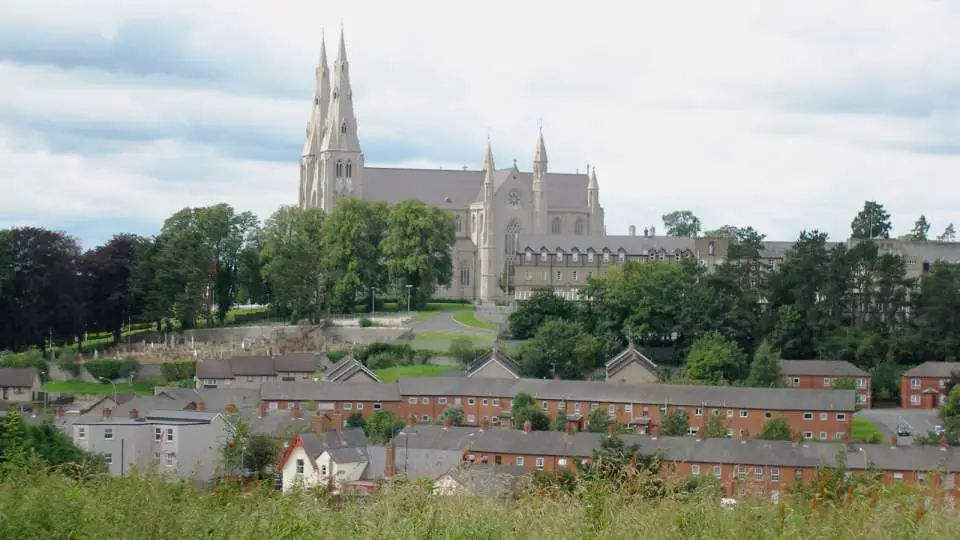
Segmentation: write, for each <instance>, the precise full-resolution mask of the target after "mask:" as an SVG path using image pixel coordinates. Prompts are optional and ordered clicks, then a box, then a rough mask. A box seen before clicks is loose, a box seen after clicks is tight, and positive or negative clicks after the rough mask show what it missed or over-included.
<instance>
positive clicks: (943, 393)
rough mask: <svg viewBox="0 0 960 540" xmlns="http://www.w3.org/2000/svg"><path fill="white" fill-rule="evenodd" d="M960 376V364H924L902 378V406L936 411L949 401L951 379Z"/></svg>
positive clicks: (907, 372) (912, 369) (910, 370)
mask: <svg viewBox="0 0 960 540" xmlns="http://www.w3.org/2000/svg"><path fill="white" fill-rule="evenodd" d="M954 375H960V362H924V363H922V364H920V365H919V366H916V367H914V368H911V369H909V370H907V371H906V372H905V373H904V374H903V376H902V377H901V378H900V406H901V407H903V408H905V409H906V408H912V409H918V408H919V409H936V408H938V407H940V405H943V402H944V401H946V399H947V386H948V383H949V381H950V378H951V377H953V376H954Z"/></svg>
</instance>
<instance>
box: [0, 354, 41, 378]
mask: <svg viewBox="0 0 960 540" xmlns="http://www.w3.org/2000/svg"><path fill="white" fill-rule="evenodd" d="M0 367H34V368H37V369H38V370H40V371H43V372H44V373H49V372H50V371H49V370H50V368H49V366H48V364H47V359H46V357H45V356H44V355H43V352H41V351H38V350H37V349H30V350H29V351H27V352H24V353H20V354H6V355H0Z"/></svg>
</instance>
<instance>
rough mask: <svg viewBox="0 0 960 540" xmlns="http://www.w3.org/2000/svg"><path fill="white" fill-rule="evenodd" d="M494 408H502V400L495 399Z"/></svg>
mask: <svg viewBox="0 0 960 540" xmlns="http://www.w3.org/2000/svg"><path fill="white" fill-rule="evenodd" d="M493 406H494V407H499V406H500V398H497V399H494V400H493Z"/></svg>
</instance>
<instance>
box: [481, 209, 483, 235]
mask: <svg viewBox="0 0 960 540" xmlns="http://www.w3.org/2000/svg"><path fill="white" fill-rule="evenodd" d="M480 234H483V214H480Z"/></svg>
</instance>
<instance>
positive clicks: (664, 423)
mask: <svg viewBox="0 0 960 540" xmlns="http://www.w3.org/2000/svg"><path fill="white" fill-rule="evenodd" d="M689 431H690V417H689V415H687V411H686V410H684V409H673V410H670V411H667V412H666V413H664V415H663V419H662V420H661V421H660V435H663V436H664V437H679V436H682V435H686V434H687V433H689Z"/></svg>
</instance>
